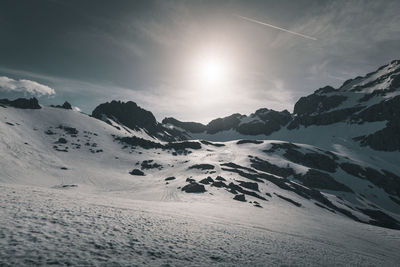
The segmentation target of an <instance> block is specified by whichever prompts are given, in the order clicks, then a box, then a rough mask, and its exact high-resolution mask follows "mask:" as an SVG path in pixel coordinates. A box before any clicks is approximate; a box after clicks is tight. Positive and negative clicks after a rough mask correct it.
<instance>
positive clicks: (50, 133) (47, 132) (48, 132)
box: [44, 129, 56, 135]
mask: <svg viewBox="0 0 400 267" xmlns="http://www.w3.org/2000/svg"><path fill="white" fill-rule="evenodd" d="M44 133H45V134H47V135H54V134H56V133H55V132H53V131H52V130H50V129H49V130H47V131H45V132H44Z"/></svg>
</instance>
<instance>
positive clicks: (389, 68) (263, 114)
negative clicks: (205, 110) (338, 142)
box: [163, 60, 400, 151]
mask: <svg viewBox="0 0 400 267" xmlns="http://www.w3.org/2000/svg"><path fill="white" fill-rule="evenodd" d="M399 104H400V61H399V60H395V61H392V62H391V63H390V64H388V65H385V66H382V67H380V68H379V69H378V70H377V71H375V72H372V73H369V74H367V75H366V76H364V77H357V78H355V79H352V80H348V81H346V82H344V83H343V85H342V86H341V87H340V88H338V89H335V88H332V87H331V86H326V87H323V88H320V89H318V90H316V91H315V92H314V93H313V94H311V95H309V96H306V97H302V98H300V99H299V101H297V103H296V104H295V106H294V111H293V114H290V113H289V112H288V111H286V110H285V111H281V112H278V111H274V110H268V109H260V110H257V111H256V112H255V113H253V114H251V115H249V116H246V115H241V114H233V115H231V116H228V117H225V118H219V119H216V120H213V121H211V122H210V123H208V124H207V125H203V124H200V123H193V122H181V121H178V120H176V119H174V118H165V119H164V120H163V123H164V124H165V125H166V126H169V127H170V128H176V129H178V130H181V131H182V132H183V133H184V134H185V135H186V136H188V138H189V139H191V138H203V139H207V140H214V141H228V140H235V139H243V138H246V139H271V138H272V139H275V138H277V139H279V140H287V141H294V142H297V141H298V142H304V141H303V140H304V139H303V135H308V132H309V131H308V128H312V129H313V130H312V131H313V132H315V133H318V132H321V133H324V134H323V137H324V138H325V142H326V143H332V141H331V139H332V138H338V137H340V138H345V139H348V141H349V142H352V141H355V142H356V143H358V144H359V145H361V146H369V147H371V148H372V149H374V150H379V151H399V150H400V142H399V140H400V135H399V134H400V128H399V125H400V114H399V112H400V110H399V108H398V107H399ZM315 126H321V127H315ZM330 126H332V127H330ZM327 128H329V131H325V130H324V129H327ZM315 129H321V130H315ZM326 133H328V134H326ZM316 135H319V134H316ZM296 137H298V138H299V139H298V140H296ZM318 138H321V137H318ZM306 143H307V142H306Z"/></svg>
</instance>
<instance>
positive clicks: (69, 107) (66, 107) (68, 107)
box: [50, 101, 72, 109]
mask: <svg viewBox="0 0 400 267" xmlns="http://www.w3.org/2000/svg"><path fill="white" fill-rule="evenodd" d="M50 106H51V107H53V108H63V109H72V106H71V104H70V103H69V102H67V101H65V102H64V104H62V105H57V106H54V105H50Z"/></svg>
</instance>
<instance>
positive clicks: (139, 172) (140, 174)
mask: <svg viewBox="0 0 400 267" xmlns="http://www.w3.org/2000/svg"><path fill="white" fill-rule="evenodd" d="M129 174H131V175H137V176H144V175H145V174H144V172H142V171H141V170H139V169H134V170H132V171H131V172H130V173H129Z"/></svg>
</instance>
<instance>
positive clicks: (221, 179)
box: [215, 175, 226, 182]
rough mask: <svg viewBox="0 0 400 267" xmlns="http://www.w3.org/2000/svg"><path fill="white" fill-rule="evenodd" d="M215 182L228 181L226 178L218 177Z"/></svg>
mask: <svg viewBox="0 0 400 267" xmlns="http://www.w3.org/2000/svg"><path fill="white" fill-rule="evenodd" d="M215 180H217V181H224V182H225V181H226V179H225V178H224V177H222V176H219V175H218V176H217V178H215Z"/></svg>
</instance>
